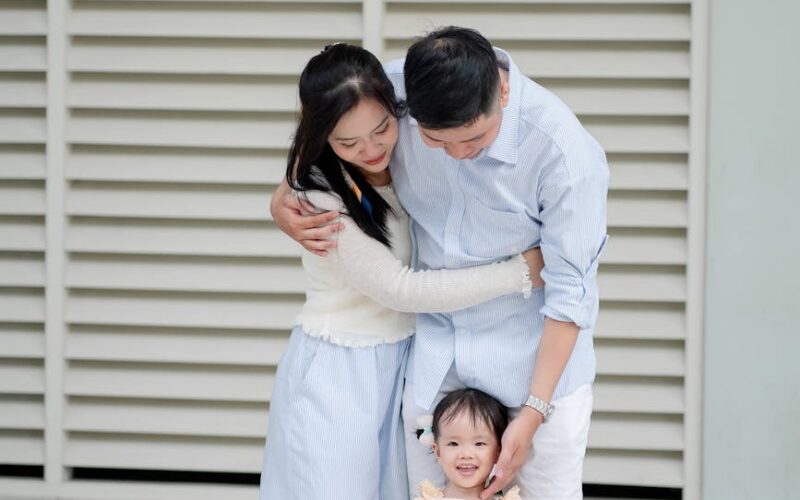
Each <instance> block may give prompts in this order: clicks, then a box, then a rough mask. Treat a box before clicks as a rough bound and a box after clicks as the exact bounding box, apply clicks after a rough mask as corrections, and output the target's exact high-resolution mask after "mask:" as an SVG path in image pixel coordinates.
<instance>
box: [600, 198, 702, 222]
mask: <svg viewBox="0 0 800 500" xmlns="http://www.w3.org/2000/svg"><path fill="white" fill-rule="evenodd" d="M688 212H689V209H688V206H687V205H686V195H685V194H684V193H681V192H630V191H610V192H609V193H608V225H609V227H612V228H615V227H627V228H630V227H640V228H684V227H686V224H687V222H688V217H689V213H688Z"/></svg>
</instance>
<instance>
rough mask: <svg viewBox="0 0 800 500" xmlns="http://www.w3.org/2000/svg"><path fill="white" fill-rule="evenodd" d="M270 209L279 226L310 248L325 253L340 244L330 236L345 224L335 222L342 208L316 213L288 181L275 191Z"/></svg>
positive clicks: (315, 251) (323, 254) (317, 252)
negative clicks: (290, 186)
mask: <svg viewBox="0 0 800 500" xmlns="http://www.w3.org/2000/svg"><path fill="white" fill-rule="evenodd" d="M269 211H270V213H271V214H272V218H273V220H274V221H275V224H276V225H277V226H278V228H279V229H280V230H281V231H283V232H284V233H286V234H287V235H289V237H290V238H291V239H293V240H295V241H296V242H298V243H300V244H301V245H303V248H305V249H306V250H308V251H309V252H311V253H313V254H316V255H319V256H323V257H324V256H325V255H328V249H331V248H335V247H336V241H335V240H330V239H328V238H330V237H331V236H333V235H334V234H335V233H336V232H337V231H340V230H341V229H344V225H343V224H340V223H334V222H333V221H335V220H336V218H337V217H339V213H338V212H333V211H331V212H324V213H321V214H317V213H315V212H316V211H317V210H316V209H315V208H314V207H313V206H311V205H310V204H308V203H307V202H304V201H301V200H298V199H297V198H295V197H294V196H293V195H292V192H291V189H289V186H288V185H287V184H286V182H285V181H284V182H283V183H281V185H280V186H279V187H278V189H277V190H276V191H275V193H274V194H273V195H272V201H271V202H270V206H269Z"/></svg>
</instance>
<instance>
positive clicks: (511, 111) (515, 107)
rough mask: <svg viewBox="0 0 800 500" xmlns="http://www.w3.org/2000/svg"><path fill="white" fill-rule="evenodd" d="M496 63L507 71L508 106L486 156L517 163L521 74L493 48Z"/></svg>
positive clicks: (515, 66) (505, 57) (505, 53)
mask: <svg viewBox="0 0 800 500" xmlns="http://www.w3.org/2000/svg"><path fill="white" fill-rule="evenodd" d="M494 53H495V54H496V55H497V61H498V63H499V66H500V67H501V68H502V69H505V70H508V85H509V93H508V104H506V106H505V107H504V108H503V119H502V120H503V121H502V122H501V124H500V131H499V132H498V134H497V137H495V139H494V141H493V142H492V143H491V144H490V145H489V147H488V148H487V151H486V155H488V156H490V157H492V158H494V159H495V160H498V161H502V162H504V163H512V164H515V163H517V132H518V131H519V112H520V99H521V94H522V74H521V73H520V71H519V68H518V67H517V65H516V64H514V62H513V61H512V60H511V56H509V55H508V53H507V52H506V51H504V50H502V49H498V48H497V47H495V48H494Z"/></svg>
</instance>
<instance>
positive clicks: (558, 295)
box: [538, 134, 609, 329]
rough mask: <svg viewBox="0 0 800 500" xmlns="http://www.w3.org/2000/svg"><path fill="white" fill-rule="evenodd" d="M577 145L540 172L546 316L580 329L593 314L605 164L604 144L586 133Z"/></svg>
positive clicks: (602, 236)
mask: <svg viewBox="0 0 800 500" xmlns="http://www.w3.org/2000/svg"><path fill="white" fill-rule="evenodd" d="M584 139H585V140H584V141H583V142H584V143H583V144H582V145H580V147H574V148H571V150H570V151H567V152H564V153H563V154H561V155H559V156H558V157H557V158H558V159H557V160H554V161H553V163H552V164H551V165H549V166H548V167H549V168H547V169H545V170H544V171H543V173H542V179H541V182H540V188H539V194H538V199H539V211H540V217H541V221H542V227H541V247H542V255H543V257H544V270H543V271H542V278H543V279H544V281H545V283H546V285H545V289H544V293H545V303H544V306H543V307H542V308H541V309H540V312H541V313H542V314H543V315H545V316H546V317H549V318H552V319H555V320H558V321H566V322H572V323H575V324H576V325H578V327H579V328H581V329H588V328H592V327H593V326H594V322H595V320H596V317H597V309H598V308H597V304H598V292H597V268H598V265H599V258H600V254H601V252H602V250H603V246H604V245H605V243H606V241H607V239H608V236H607V234H606V220H607V197H608V177H609V174H608V166H607V164H606V160H605V155H604V153H603V151H602V149H601V148H600V147H599V145H597V143H596V142H595V141H594V139H592V138H591V137H589V136H588V134H587V136H585V138H584Z"/></svg>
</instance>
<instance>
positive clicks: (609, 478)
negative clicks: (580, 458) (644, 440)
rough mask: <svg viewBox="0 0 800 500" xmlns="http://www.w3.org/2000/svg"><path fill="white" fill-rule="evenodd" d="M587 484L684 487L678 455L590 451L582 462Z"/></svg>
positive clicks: (680, 457)
mask: <svg viewBox="0 0 800 500" xmlns="http://www.w3.org/2000/svg"><path fill="white" fill-rule="evenodd" d="M583 479H584V481H585V482H588V483H599V484H626V485H631V486H663V487H671V488H679V487H681V485H682V484H683V460H682V456H681V454H680V453H678V452H667V451H664V452H657V451H654V452H636V451H633V452H629V451H612V450H591V451H590V452H589V454H588V455H587V456H586V460H585V462H584V475H583Z"/></svg>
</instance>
